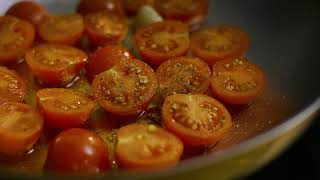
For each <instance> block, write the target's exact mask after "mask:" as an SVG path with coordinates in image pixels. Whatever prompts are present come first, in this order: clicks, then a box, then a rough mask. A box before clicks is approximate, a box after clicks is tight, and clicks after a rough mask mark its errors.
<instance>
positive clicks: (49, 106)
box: [36, 88, 95, 129]
mask: <svg viewBox="0 0 320 180" xmlns="http://www.w3.org/2000/svg"><path fill="white" fill-rule="evenodd" d="M36 99H37V106H38V108H39V110H40V112H41V113H42V114H43V116H44V118H45V121H46V123H47V125H48V126H49V127H52V128H59V129H66V128H74V127H80V126H81V125H83V124H84V123H85V122H86V121H87V120H88V119H89V118H90V116H91V113H92V112H93V109H94V107H95V102H94V100H93V99H92V98H91V97H89V96H88V95H86V94H83V93H80V92H77V91H73V90H71V89H63V88H61V89H58V88H56V89H42V90H39V91H38V92H37V95H36Z"/></svg>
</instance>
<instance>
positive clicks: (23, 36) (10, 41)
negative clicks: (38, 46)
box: [0, 16, 35, 63]
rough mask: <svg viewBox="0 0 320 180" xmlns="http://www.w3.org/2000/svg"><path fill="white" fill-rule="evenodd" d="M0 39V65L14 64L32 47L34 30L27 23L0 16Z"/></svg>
mask: <svg viewBox="0 0 320 180" xmlns="http://www.w3.org/2000/svg"><path fill="white" fill-rule="evenodd" d="M0 37H1V39H0V63H15V62H17V61H19V60H20V59H21V58H23V56H24V54H25V52H26V51H27V50H28V49H29V48H30V47H31V46H32V44H33V41H34V38H35V29H34V27H33V25H32V24H30V23H29V22H28V21H24V20H20V19H18V18H15V17H13V16H1V17H0Z"/></svg>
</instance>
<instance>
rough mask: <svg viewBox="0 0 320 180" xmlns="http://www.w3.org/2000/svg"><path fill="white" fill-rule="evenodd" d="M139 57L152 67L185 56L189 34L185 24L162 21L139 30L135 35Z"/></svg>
mask: <svg viewBox="0 0 320 180" xmlns="http://www.w3.org/2000/svg"><path fill="white" fill-rule="evenodd" d="M135 39H136V46H137V49H138V50H139V52H140V54H141V56H142V57H143V58H144V60H146V61H147V62H149V63H151V64H153V65H160V64H161V63H162V62H164V61H166V60H168V59H170V58H173V57H177V56H182V55H185V54H186V53H187V51H188V48H189V33H188V28H187V26H186V25H185V24H183V23H181V22H178V21H163V22H157V23H153V24H150V25H146V26H144V27H142V28H140V29H139V30H138V31H137V32H136V35H135Z"/></svg>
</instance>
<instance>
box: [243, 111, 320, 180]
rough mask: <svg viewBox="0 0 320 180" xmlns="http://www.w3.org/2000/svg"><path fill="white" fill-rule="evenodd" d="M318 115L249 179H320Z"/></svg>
mask: <svg viewBox="0 0 320 180" xmlns="http://www.w3.org/2000/svg"><path fill="white" fill-rule="evenodd" d="M319 138H320V117H319V116H318V118H316V119H315V121H314V123H313V125H312V126H311V127H310V128H309V129H308V130H307V131H306V132H305V133H304V135H303V136H302V137H300V138H299V139H298V140H297V141H296V142H295V143H294V144H293V145H292V146H291V147H290V148H289V149H288V150H286V151H285V152H283V154H282V155H280V156H279V157H278V158H276V159H275V160H274V161H272V162H271V163H270V164H269V165H267V166H266V167H264V168H262V169H261V170H259V171H258V172H256V173H254V174H253V175H251V176H249V177H248V179H249V180H256V179H259V180H261V179H262V180H263V179H268V180H272V179H306V180H313V179H320V143H319Z"/></svg>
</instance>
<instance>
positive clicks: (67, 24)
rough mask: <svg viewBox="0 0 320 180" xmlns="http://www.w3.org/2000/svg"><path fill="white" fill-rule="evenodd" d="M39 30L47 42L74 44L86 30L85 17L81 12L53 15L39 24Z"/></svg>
mask: <svg viewBox="0 0 320 180" xmlns="http://www.w3.org/2000/svg"><path fill="white" fill-rule="evenodd" d="M38 32H39V36H40V37H41V38H42V39H43V40H44V41H46V42H49V43H59V44H67V45H74V44H76V43H78V42H79V41H80V39H81V37H82V33H83V32H84V23H83V17H82V16H81V15H80V14H67V15H60V16H53V17H50V18H48V19H46V20H45V21H43V22H42V23H41V24H40V25H39V28H38Z"/></svg>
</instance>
